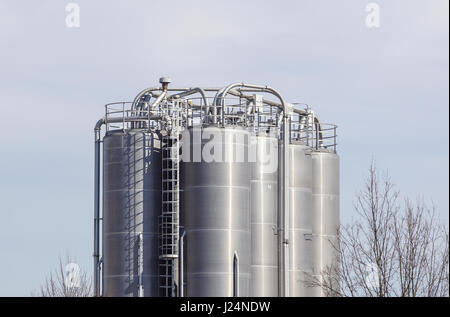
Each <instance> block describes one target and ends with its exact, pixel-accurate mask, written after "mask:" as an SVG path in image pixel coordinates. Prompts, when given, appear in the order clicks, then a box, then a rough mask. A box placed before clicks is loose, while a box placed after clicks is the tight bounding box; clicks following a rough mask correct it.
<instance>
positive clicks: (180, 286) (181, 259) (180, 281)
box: [178, 231, 186, 297]
mask: <svg viewBox="0 0 450 317" xmlns="http://www.w3.org/2000/svg"><path fill="white" fill-rule="evenodd" d="M185 235H186V231H183V234H182V235H181V237H180V240H179V241H178V295H179V297H184V236H185Z"/></svg>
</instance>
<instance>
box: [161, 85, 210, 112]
mask: <svg viewBox="0 0 450 317" xmlns="http://www.w3.org/2000/svg"><path fill="white" fill-rule="evenodd" d="M195 93H199V94H200V95H202V98H203V100H204V101H205V106H206V110H205V113H206V115H205V118H206V117H207V116H208V115H209V108H210V106H209V102H208V98H207V97H206V93H205V90H203V89H202V88H200V87H196V88H191V89H189V90H187V91H185V92H182V93H181V94H176V95H171V96H169V97H168V98H167V99H169V100H171V99H174V98H183V97H186V96H189V95H193V94H195Z"/></svg>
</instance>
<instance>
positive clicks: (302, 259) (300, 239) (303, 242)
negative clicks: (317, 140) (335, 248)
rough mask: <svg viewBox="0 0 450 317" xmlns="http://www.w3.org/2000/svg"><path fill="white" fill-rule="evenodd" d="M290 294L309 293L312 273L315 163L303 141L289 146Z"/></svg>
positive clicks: (302, 294)
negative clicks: (307, 283) (313, 170)
mask: <svg viewBox="0 0 450 317" xmlns="http://www.w3.org/2000/svg"><path fill="white" fill-rule="evenodd" d="M289 156H290V161H289V165H290V166H289V169H290V173H289V177H290V181H289V197H290V220H289V231H290V232H289V262H290V263H289V275H288V276H289V296H292V297H300V296H301V297H304V296H310V293H311V292H310V289H309V288H308V286H307V285H306V283H305V282H306V280H307V278H308V274H311V273H312V230H311V226H312V190H311V182H312V164H311V148H310V147H309V146H308V145H306V144H305V143H303V142H300V141H292V142H291V144H290V145H289Z"/></svg>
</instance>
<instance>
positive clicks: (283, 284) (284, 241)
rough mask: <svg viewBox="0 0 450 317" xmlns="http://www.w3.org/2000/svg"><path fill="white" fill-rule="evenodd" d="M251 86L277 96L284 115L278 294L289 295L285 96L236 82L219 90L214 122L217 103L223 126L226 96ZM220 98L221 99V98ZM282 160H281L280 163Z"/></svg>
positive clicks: (215, 108)
mask: <svg viewBox="0 0 450 317" xmlns="http://www.w3.org/2000/svg"><path fill="white" fill-rule="evenodd" d="M238 87H243V88H250V89H253V90H255V91H258V92H266V93H270V94H272V95H274V96H276V97H277V98H278V99H279V100H280V103H281V104H280V105H277V107H279V108H280V109H281V110H282V111H283V116H282V118H280V119H281V120H282V121H283V156H282V158H283V162H282V164H281V165H280V166H281V170H282V173H278V177H279V182H278V183H279V184H282V191H281V199H279V208H278V210H279V215H278V219H279V220H278V228H279V236H278V237H279V240H278V263H280V265H279V266H278V296H280V297H283V296H288V295H289V289H288V287H287V283H288V278H287V276H286V275H287V274H288V273H289V261H288V260H289V259H288V258H287V257H288V256H289V252H288V251H289V250H288V248H289V245H288V242H289V230H288V228H286V225H288V224H289V218H287V217H289V209H290V205H289V203H290V201H289V177H288V176H289V174H288V170H289V154H288V151H289V114H288V113H287V109H286V108H287V107H286V104H285V102H284V99H283V97H282V96H281V95H280V94H279V93H278V92H277V91H276V90H275V89H273V88H271V87H269V86H259V85H252V84H245V83H234V84H231V85H229V86H227V87H225V88H223V89H222V90H221V91H219V92H218V93H217V94H216V96H215V98H214V123H216V122H217V119H216V115H217V105H218V104H219V103H220V106H221V111H222V113H221V114H222V122H221V123H222V126H224V124H225V120H224V113H225V112H224V111H223V110H224V106H225V97H226V96H227V94H228V93H229V92H230V91H231V90H232V89H233V88H238ZM219 98H220V99H219ZM280 163H281V162H279V164H280Z"/></svg>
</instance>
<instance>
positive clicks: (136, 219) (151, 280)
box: [103, 130, 161, 296]
mask: <svg viewBox="0 0 450 317" xmlns="http://www.w3.org/2000/svg"><path fill="white" fill-rule="evenodd" d="M103 144H104V146H103V175H104V176H103V296H158V214H159V212H160V209H161V152H160V141H159V137H158V135H157V134H156V133H149V132H147V131H143V130H126V131H125V132H124V131H122V130H115V131H109V132H107V133H106V135H105V137H104V139H103ZM140 292H143V294H140Z"/></svg>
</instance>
